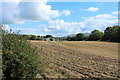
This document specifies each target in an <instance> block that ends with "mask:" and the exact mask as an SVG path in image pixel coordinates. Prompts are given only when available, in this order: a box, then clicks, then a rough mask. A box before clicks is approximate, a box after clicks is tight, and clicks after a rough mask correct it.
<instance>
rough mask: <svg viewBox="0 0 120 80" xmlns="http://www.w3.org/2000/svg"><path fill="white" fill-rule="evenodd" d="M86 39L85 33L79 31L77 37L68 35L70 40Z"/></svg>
mask: <svg viewBox="0 0 120 80" xmlns="http://www.w3.org/2000/svg"><path fill="white" fill-rule="evenodd" d="M83 39H84V34H82V33H78V34H77V35H76V36H75V37H67V40H68V41H82V40H83Z"/></svg>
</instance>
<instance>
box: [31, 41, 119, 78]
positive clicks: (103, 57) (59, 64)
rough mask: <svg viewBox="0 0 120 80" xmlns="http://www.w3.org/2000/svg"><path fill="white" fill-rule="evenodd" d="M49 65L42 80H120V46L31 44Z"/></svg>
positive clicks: (61, 42) (56, 42)
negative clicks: (72, 79)
mask: <svg viewBox="0 0 120 80" xmlns="http://www.w3.org/2000/svg"><path fill="white" fill-rule="evenodd" d="M30 42H31V44H32V45H33V46H36V47H37V48H38V49H39V50H40V53H39V54H40V55H41V56H42V59H43V61H44V62H45V64H46V68H45V73H44V74H43V75H42V77H48V78H68V77H69V78H90V77H94V78H98V77H99V78H117V77H118V76H117V75H118V73H117V72H118V43H110V42H98V41H30Z"/></svg>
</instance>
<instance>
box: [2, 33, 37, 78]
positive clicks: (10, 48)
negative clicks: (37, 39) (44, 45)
mask: <svg viewBox="0 0 120 80" xmlns="http://www.w3.org/2000/svg"><path fill="white" fill-rule="evenodd" d="M2 43H3V49H2V52H3V55H2V58H3V79H6V80H8V79H10V78H19V79H21V78H34V77H35V76H36V74H37V72H38V70H37V69H38V68H37V67H38V54H37V50H36V48H33V47H31V45H30V43H29V42H28V41H27V40H25V39H20V37H19V35H17V34H6V35H3V40H2Z"/></svg>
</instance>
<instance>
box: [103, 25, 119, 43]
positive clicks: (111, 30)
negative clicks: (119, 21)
mask: <svg viewBox="0 0 120 80" xmlns="http://www.w3.org/2000/svg"><path fill="white" fill-rule="evenodd" d="M104 33H105V34H104V36H103V38H102V40H103V41H111V42H120V26H113V27H107V28H106V30H105V31H104Z"/></svg>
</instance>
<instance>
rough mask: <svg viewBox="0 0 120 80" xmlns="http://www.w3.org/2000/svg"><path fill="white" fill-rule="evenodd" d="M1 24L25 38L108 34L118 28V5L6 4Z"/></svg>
mask: <svg viewBox="0 0 120 80" xmlns="http://www.w3.org/2000/svg"><path fill="white" fill-rule="evenodd" d="M0 6H2V7H0V17H1V18H2V19H0V24H3V25H4V26H5V28H6V29H7V30H9V29H10V28H11V29H13V31H14V32H17V31H19V30H20V31H21V32H20V33H21V34H34V35H41V36H43V35H47V34H49V35H53V36H55V37H63V36H67V35H70V34H77V33H90V32H91V31H93V30H94V29H98V30H100V31H104V30H105V29H106V27H108V26H114V25H118V2H50V1H48V0H39V2H34V1H33V2H23V0H21V1H20V0H18V1H16V2H2V3H0Z"/></svg>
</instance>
